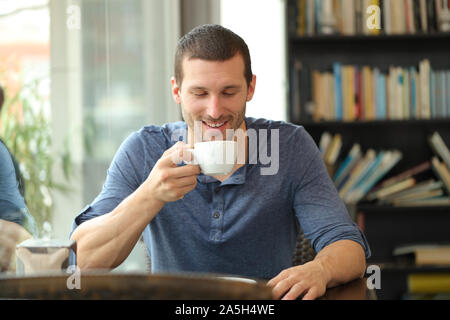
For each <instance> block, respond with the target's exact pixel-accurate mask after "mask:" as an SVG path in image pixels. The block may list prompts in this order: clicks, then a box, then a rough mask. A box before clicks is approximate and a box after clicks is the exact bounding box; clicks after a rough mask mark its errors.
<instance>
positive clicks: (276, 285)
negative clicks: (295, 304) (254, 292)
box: [267, 260, 328, 300]
mask: <svg viewBox="0 0 450 320" xmlns="http://www.w3.org/2000/svg"><path fill="white" fill-rule="evenodd" d="M327 283H328V275H327V273H326V270H325V268H324V267H323V266H322V265H321V263H320V262H319V261H317V260H316V261H314V260H313V261H310V262H308V263H305V264H303V265H301V266H295V267H291V268H289V269H285V270H283V271H282V272H280V273H279V274H278V275H277V276H276V277H275V278H273V279H271V280H270V281H269V282H268V283H267V285H268V286H270V287H272V293H273V296H274V298H275V299H280V298H281V297H282V296H283V295H284V296H283V298H282V300H295V299H297V298H298V297H299V296H300V295H302V294H304V296H303V298H302V300H313V299H316V298H319V297H321V296H323V295H324V294H325V291H326V288H327Z"/></svg>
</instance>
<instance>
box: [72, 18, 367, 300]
mask: <svg viewBox="0 0 450 320" xmlns="http://www.w3.org/2000/svg"><path fill="white" fill-rule="evenodd" d="M171 85H172V94H173V97H174V100H175V102H176V103H177V104H180V106H181V111H182V115H183V118H184V120H185V122H177V123H169V124H166V125H164V126H162V127H158V126H147V127H144V128H143V129H141V130H140V131H139V132H137V133H134V134H132V135H131V136H130V137H128V138H127V139H126V141H125V142H124V143H123V144H122V146H121V147H120V149H119V151H118V152H117V154H116V156H115V157H114V159H113V161H112V164H111V166H110V168H109V170H108V175H107V178H106V181H105V184H104V186H103V190H102V192H101V193H100V195H99V196H98V197H97V198H96V199H95V200H94V202H93V204H91V205H90V206H88V207H86V208H85V209H84V210H83V211H82V212H81V213H80V215H78V216H77V217H76V218H75V222H74V228H76V229H75V230H74V232H73V233H72V239H74V240H76V242H77V250H76V252H77V262H78V265H79V266H80V268H81V269H86V268H114V267H116V266H118V265H119V264H120V263H121V262H122V261H123V260H124V259H125V258H126V257H127V256H128V254H129V253H130V251H131V250H132V248H133V247H134V245H135V244H136V242H137V241H138V239H139V238H140V236H141V234H143V236H144V241H145V243H146V245H147V248H148V251H149V254H150V255H151V260H152V269H153V271H154V272H185V271H186V272H214V273H223V274H234V275H240V276H247V277H255V278H262V279H268V280H269V279H270V281H269V282H268V285H270V286H271V287H273V295H274V297H275V298H280V297H283V298H284V299H296V298H297V297H299V296H301V295H302V294H303V295H304V296H303V298H304V299H314V298H317V297H319V296H321V295H323V294H324V292H325V290H326V287H331V286H335V285H337V284H340V283H345V282H348V281H350V280H352V279H355V278H358V277H361V276H362V275H363V274H364V271H365V257H368V256H369V255H370V251H369V248H368V245H367V242H366V240H365V238H364V235H363V234H362V233H361V232H360V231H359V229H358V228H357V227H356V225H355V224H354V223H353V222H352V221H351V220H350V218H349V215H348V213H347V211H346V209H345V206H344V204H343V203H342V201H341V200H340V199H339V196H338V195H337V192H336V189H335V188H334V186H333V184H332V181H331V180H330V178H329V176H328V174H327V172H326V169H325V166H324V164H323V161H322V160H321V155H320V152H319V150H318V149H317V147H316V146H315V144H314V142H313V140H312V139H311V137H310V136H309V135H308V134H307V133H306V132H305V130H304V129H303V128H302V127H300V126H295V125H292V124H288V123H284V122H275V121H268V120H264V119H253V118H246V117H245V106H246V102H247V101H250V100H251V99H252V97H253V94H254V92H255V85H256V77H255V76H254V75H253V74H252V71H251V62H250V55H249V52H248V48H247V45H246V44H245V42H244V41H243V40H242V39H241V38H240V37H239V36H237V35H236V34H234V33H233V32H231V31H230V30H228V29H225V28H223V27H221V26H218V25H205V26H200V27H197V28H195V29H193V30H192V31H191V32H189V33H188V34H186V35H185V36H184V37H182V38H181V39H180V40H179V42H178V47H177V52H176V56H175V77H174V78H172V80H171ZM199 123H200V124H201V125H200V127H201V128H202V135H201V137H202V136H208V134H209V133H211V132H212V133H221V134H222V136H223V137H225V136H226V130H227V129H233V130H237V129H241V130H243V131H244V132H248V131H250V129H251V130H256V131H258V132H263V133H268V134H269V135H270V137H268V138H267V141H263V140H258V145H259V150H261V145H262V144H263V142H267V143H268V145H267V150H272V152H273V150H279V166H278V170H277V172H275V173H274V174H272V175H263V174H261V169H262V168H263V167H264V165H263V164H262V163H260V162H256V163H255V162H252V161H249V159H255V155H254V154H253V152H251V148H249V147H248V145H247V144H246V147H245V148H244V152H245V153H246V154H245V159H246V161H245V163H239V162H238V163H236V165H235V167H234V169H233V171H232V172H231V173H230V174H228V175H225V176H216V177H210V176H205V175H203V174H201V173H200V169H199V167H198V166H196V165H191V164H186V165H177V163H176V162H177V161H174V158H175V156H180V157H183V159H185V160H190V159H186V157H189V154H188V153H184V152H183V149H184V148H185V147H186V145H185V144H184V143H183V142H177V141H176V139H174V138H173V137H177V136H179V133H180V132H183V131H184V130H186V129H187V141H186V140H185V139H183V140H184V142H186V143H187V145H188V146H192V145H193V144H194V142H196V141H197V140H198V138H197V137H196V135H195V134H194V128H195V126H196V125H197V124H199ZM264 130H266V131H264ZM274 130H275V131H274ZM272 132H278V134H279V140H278V141H276V143H272V141H273V139H272V136H273V134H275V133H273V134H272ZM209 136H212V135H209ZM269 141H270V142H269ZM247 143H248V142H247ZM275 144H277V145H275ZM277 148H278V149H277ZM252 150H253V149H252ZM259 156H260V157H261V154H260V155H259ZM297 221H298V222H299V225H300V227H301V228H302V230H303V231H304V233H305V235H306V236H307V237H308V239H310V241H311V243H312V245H313V246H314V248H315V249H316V251H317V252H318V254H317V256H316V258H315V259H314V260H313V261H311V262H309V263H306V264H304V265H302V266H297V267H292V256H293V252H294V248H295V242H296V238H297V235H298V232H299V225H298V224H297Z"/></svg>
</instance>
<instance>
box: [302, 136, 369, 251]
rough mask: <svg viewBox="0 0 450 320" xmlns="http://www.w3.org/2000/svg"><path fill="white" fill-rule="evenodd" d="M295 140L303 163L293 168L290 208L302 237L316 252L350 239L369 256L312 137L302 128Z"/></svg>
mask: <svg viewBox="0 0 450 320" xmlns="http://www.w3.org/2000/svg"><path fill="white" fill-rule="evenodd" d="M296 140H297V142H296V143H298V146H297V147H298V148H297V150H301V152H302V153H303V157H302V158H303V159H304V160H305V163H304V165H302V166H301V168H302V169H300V170H298V171H297V172H298V174H297V176H296V179H298V180H297V181H296V183H295V193H294V211H295V215H296V216H297V219H298V221H299V224H300V227H301V228H302V231H303V232H304V234H305V236H306V238H307V239H309V240H310V242H311V244H312V246H313V248H314V249H315V250H316V252H319V251H320V250H322V249H323V248H324V247H326V246H327V245H329V244H331V243H333V242H336V241H338V240H353V241H355V242H357V243H359V244H360V245H361V246H362V248H363V249H364V252H365V255H366V258H369V257H370V255H371V253H370V248H369V245H368V242H367V239H366V238H365V236H364V234H363V233H362V232H361V230H360V229H359V228H358V226H357V225H356V224H355V223H354V222H353V221H352V220H351V218H350V215H349V213H348V211H347V208H346V207H345V204H344V202H343V201H342V199H341V198H340V197H339V194H338V192H337V190H336V187H335V186H334V183H333V182H332V180H331V178H330V176H329V175H328V172H327V170H326V167H325V163H324V162H323V159H322V154H321V153H320V151H319V149H318V148H317V146H316V144H315V143H314V140H313V139H312V138H311V136H310V135H309V134H308V133H307V132H306V131H305V130H304V129H303V128H301V130H299V133H298V135H297V139H296Z"/></svg>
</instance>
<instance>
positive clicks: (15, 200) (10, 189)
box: [0, 142, 26, 225]
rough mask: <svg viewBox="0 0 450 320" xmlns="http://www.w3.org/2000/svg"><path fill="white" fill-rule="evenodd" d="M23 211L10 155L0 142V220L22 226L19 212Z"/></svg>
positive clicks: (23, 203) (22, 200)
mask: <svg viewBox="0 0 450 320" xmlns="http://www.w3.org/2000/svg"><path fill="white" fill-rule="evenodd" d="M25 209H26V205H25V200H24V198H23V197H22V195H21V194H20V192H19V184H18V182H17V178H16V171H15V169H14V164H13V161H12V159H11V155H10V154H9V151H8V149H7V148H6V146H5V145H4V144H3V143H2V142H0V219H4V220H8V221H11V222H15V223H18V224H20V225H23V217H22V214H21V211H22V210H25Z"/></svg>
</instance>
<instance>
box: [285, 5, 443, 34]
mask: <svg viewBox="0 0 450 320" xmlns="http://www.w3.org/2000/svg"><path fill="white" fill-rule="evenodd" d="M288 5H289V7H288V14H289V15H290V16H289V19H288V21H290V23H289V25H288V31H289V34H290V35H291V36H297V37H304V36H313V35H320V34H326V35H328V34H342V35H359V34H363V35H379V34H386V35H391V34H417V33H432V32H446V31H449V30H448V28H449V26H448V22H447V19H448V18H447V17H448V15H449V8H450V1H449V0H290V1H289V2H288Z"/></svg>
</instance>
